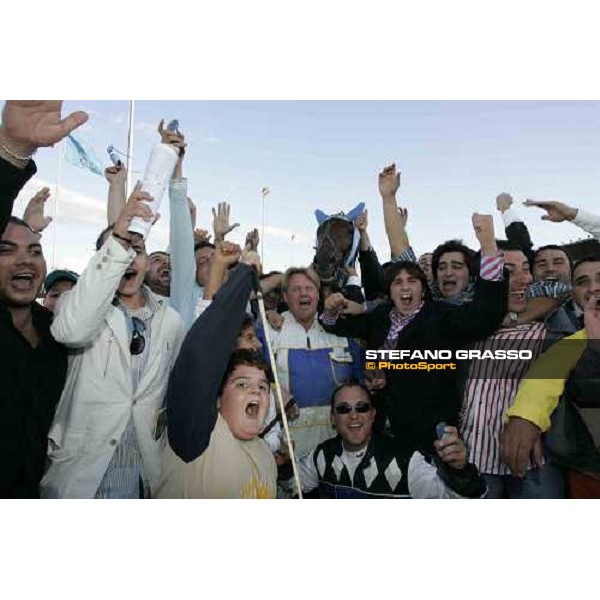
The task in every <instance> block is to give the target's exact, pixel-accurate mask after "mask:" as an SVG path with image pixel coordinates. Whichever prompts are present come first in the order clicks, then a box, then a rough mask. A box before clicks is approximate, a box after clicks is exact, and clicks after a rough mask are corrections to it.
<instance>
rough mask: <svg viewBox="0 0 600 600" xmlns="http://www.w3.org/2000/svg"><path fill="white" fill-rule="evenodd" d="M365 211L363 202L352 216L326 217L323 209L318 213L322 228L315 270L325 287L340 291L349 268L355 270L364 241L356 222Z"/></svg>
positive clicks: (316, 215)
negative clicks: (357, 257) (362, 241)
mask: <svg viewBox="0 0 600 600" xmlns="http://www.w3.org/2000/svg"><path fill="white" fill-rule="evenodd" d="M364 208H365V203H364V202H361V203H359V204H358V205H357V206H355V207H354V208H353V209H352V210H351V211H350V212H349V213H348V214H345V213H343V212H340V213H337V214H333V215H326V214H325V213H324V212H323V211H322V210H316V211H315V217H316V218H317V223H318V224H319V226H318V228H317V239H316V246H315V250H316V253H315V257H314V259H313V268H314V269H315V271H316V272H317V274H318V275H319V278H320V280H321V283H322V284H323V285H326V286H331V287H335V288H337V289H341V288H342V287H343V286H344V285H345V283H346V281H347V279H348V274H347V272H346V267H354V263H355V262H356V256H357V254H358V244H359V241H360V234H359V232H358V229H357V228H356V226H355V225H354V220H355V219H356V218H357V217H358V216H359V215H360V214H362V212H363V211H364Z"/></svg>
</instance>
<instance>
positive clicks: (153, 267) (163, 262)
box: [145, 251, 171, 301]
mask: <svg viewBox="0 0 600 600" xmlns="http://www.w3.org/2000/svg"><path fill="white" fill-rule="evenodd" d="M145 283H146V285H147V286H148V287H149V288H150V289H151V290H152V291H153V292H154V293H155V294H156V295H157V296H160V297H161V298H162V299H163V300H165V301H168V299H169V296H170V295H171V257H170V256H169V254H168V253H167V252H161V251H156V252H151V253H150V254H149V255H148V272H147V273H146V281H145Z"/></svg>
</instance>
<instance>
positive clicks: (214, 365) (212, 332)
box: [167, 264, 255, 462]
mask: <svg viewBox="0 0 600 600" xmlns="http://www.w3.org/2000/svg"><path fill="white" fill-rule="evenodd" d="M254 283H255V274H254V271H253V269H252V268H250V267H249V266H248V265H245V264H240V265H238V266H237V267H236V268H235V269H234V270H233V271H232V272H231V276H230V277H229V279H228V281H227V282H226V283H225V285H224V286H223V287H222V288H221V290H220V291H219V293H218V294H217V295H216V296H215V298H214V300H213V302H212V303H211V305H210V306H209V307H208V308H207V309H206V311H204V313H203V314H202V315H201V316H200V317H198V319H197V320H196V322H195V323H194V325H193V326H192V328H191V329H190V331H189V333H188V334H187V336H186V338H185V340H184V342H183V344H182V346H181V350H180V352H179V356H178V357H177V360H176V361H175V366H174V367H173V371H172V372H171V377H170V378H169V387H168V391H167V419H168V429H167V431H168V435H169V444H170V445H171V448H172V449H173V451H174V452H175V453H176V454H177V456H179V458H181V460H183V461H185V462H191V461H193V460H195V459H196V458H198V457H199V456H200V455H201V454H202V453H203V452H204V451H205V450H206V448H207V447H208V444H209V441H210V436H211V433H212V430H213V429H214V426H215V423H216V420H217V396H218V392H219V386H220V383H221V380H222V378H223V375H224V373H225V369H226V367H227V362H228V361H229V357H230V356H231V352H232V351H233V348H234V345H235V341H236V339H237V337H238V335H239V332H240V327H241V324H242V319H243V317H244V314H245V309H246V303H247V302H248V297H249V296H250V292H251V290H252V288H253V285H254Z"/></svg>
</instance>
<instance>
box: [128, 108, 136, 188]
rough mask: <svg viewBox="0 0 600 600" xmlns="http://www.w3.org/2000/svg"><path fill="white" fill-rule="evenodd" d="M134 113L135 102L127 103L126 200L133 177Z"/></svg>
mask: <svg viewBox="0 0 600 600" xmlns="http://www.w3.org/2000/svg"><path fill="white" fill-rule="evenodd" d="M134 113H135V100H130V101H129V134H128V136H127V192H126V195H127V198H129V194H131V190H132V189H133V187H132V186H131V178H132V176H133V121H134Z"/></svg>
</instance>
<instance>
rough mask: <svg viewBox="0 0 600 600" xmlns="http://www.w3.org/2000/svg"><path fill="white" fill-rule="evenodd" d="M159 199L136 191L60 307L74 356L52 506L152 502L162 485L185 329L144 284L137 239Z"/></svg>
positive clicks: (53, 434)
mask: <svg viewBox="0 0 600 600" xmlns="http://www.w3.org/2000/svg"><path fill="white" fill-rule="evenodd" d="M149 199H150V198H149V196H148V194H146V193H145V192H141V191H140V189H139V187H136V189H135V190H134V192H133V193H132V195H131V198H130V199H129V202H128V203H127V205H126V206H125V208H124V209H123V210H122V212H121V214H120V216H119V219H118V220H117V222H116V223H115V226H114V228H113V230H112V231H110V229H109V230H107V231H105V232H103V237H102V239H101V240H100V243H99V250H98V251H97V252H96V254H95V255H94V257H93V258H92V260H91V261H90V263H89V264H88V266H87V268H86V269H85V271H84V272H83V274H82V275H81V277H80V279H79V281H78V285H77V286H75V288H73V290H71V291H70V292H67V293H65V294H64V295H63V297H61V299H60V301H59V303H58V305H57V310H56V316H55V318H54V322H53V324H52V330H51V331H52V334H53V336H54V337H55V339H56V340H57V341H59V342H61V343H63V344H65V345H66V346H67V347H68V348H69V351H70V356H69V370H68V374H67V382H66V385H65V388H64V390H63V394H62V396H61V400H60V403H59V406H58V409H57V411H56V416H55V418H54V422H53V425H52V427H51V429H50V433H49V460H50V466H49V469H48V471H47V472H46V474H45V476H44V478H43V480H42V483H41V495H42V497H46V498H140V497H149V496H151V495H152V492H153V489H154V487H155V485H156V484H157V482H158V480H159V477H160V469H161V459H162V451H163V447H164V423H165V422H166V418H165V415H164V412H165V411H164V398H165V393H166V387H167V381H168V379H169V372H170V370H171V367H172V365H173V363H174V361H175V358H176V357H177V353H178V351H179V347H180V345H181V342H182V338H183V323H182V321H181V318H180V316H179V315H178V314H177V312H176V311H175V310H173V309H171V308H169V306H168V305H167V303H166V302H165V301H164V300H161V299H159V298H158V297H157V296H156V295H154V294H153V293H152V292H151V291H150V290H149V289H148V288H147V287H146V286H144V285H143V281H144V276H145V275H146V271H147V269H148V257H147V255H146V251H145V247H144V242H143V240H142V238H141V237H140V236H137V234H131V233H129V231H128V228H129V225H130V222H131V219H132V218H133V217H135V216H139V217H142V218H144V219H146V220H151V219H152V218H153V215H152V213H151V211H150V208H149V207H148V206H147V205H146V204H145V203H143V202H140V200H149Z"/></svg>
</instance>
